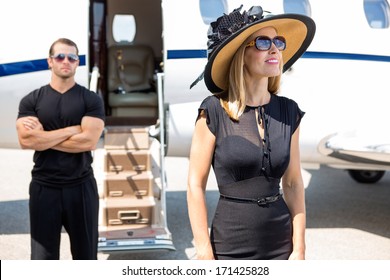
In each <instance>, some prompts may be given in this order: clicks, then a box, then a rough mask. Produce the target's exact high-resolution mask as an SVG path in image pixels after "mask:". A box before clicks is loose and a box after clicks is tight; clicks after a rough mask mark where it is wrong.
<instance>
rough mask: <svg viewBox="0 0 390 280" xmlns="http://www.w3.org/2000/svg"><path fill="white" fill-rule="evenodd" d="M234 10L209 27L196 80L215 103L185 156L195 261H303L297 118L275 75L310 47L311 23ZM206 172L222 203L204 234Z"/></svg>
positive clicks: (208, 105)
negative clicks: (206, 51) (204, 55)
mask: <svg viewBox="0 0 390 280" xmlns="http://www.w3.org/2000/svg"><path fill="white" fill-rule="evenodd" d="M240 10H241V8H239V9H236V10H234V11H233V12H232V13H231V14H229V15H224V16H222V17H220V18H218V19H217V21H216V22H214V23H211V27H210V31H209V36H208V37H209V41H208V46H209V58H208V63H207V65H206V68H205V71H204V73H203V74H202V75H201V77H204V79H205V83H206V86H207V88H208V89H209V90H210V91H211V92H212V93H214V95H212V96H209V97H207V98H206V99H205V100H204V101H203V102H202V104H201V106H200V108H199V115H198V118H197V121H196V125H195V131H194V135H193V140H192V146H191V154H190V169H189V178H188V192H187V200H188V210H189V217H190V221H191V227H192V231H193V234H194V239H195V247H196V251H197V258H198V259H304V258H305V223H306V214H305V198H304V186H303V181H302V175H301V167H300V156H299V124H300V121H301V118H302V117H303V115H304V112H302V111H301V110H300V109H299V107H298V105H297V103H296V102H294V101H293V100H291V99H288V98H286V97H280V96H278V95H276V94H277V92H278V90H279V86H280V78H281V74H282V72H283V71H286V70H287V69H288V68H289V67H291V65H292V64H293V63H294V62H295V61H296V60H297V59H298V58H299V57H300V56H301V55H302V54H303V53H304V51H305V50H306V49H307V47H308V46H309V45H310V43H311V41H312V39H313V37H314V33H315V24H314V22H313V21H312V20H311V19H310V18H308V17H306V16H302V15H293V14H290V15H289V14H284V15H277V16H269V17H264V16H263V11H262V8H261V7H252V8H251V9H250V10H249V11H248V12H244V13H243V14H241V13H240ZM200 79H201V78H198V80H197V81H196V82H198V81H199V80H200ZM196 82H195V83H196ZM211 165H212V166H213V169H214V172H215V175H216V178H217V183H218V188H219V191H220V199H219V202H218V205H217V209H216V212H215V215H214V219H213V223H212V227H211V232H210V235H209V233H208V224H207V207H206V200H205V188H206V183H207V177H208V174H209V171H210V166H211ZM280 182H282V183H281V185H282V190H283V196H282V194H281V193H280V190H279V189H280Z"/></svg>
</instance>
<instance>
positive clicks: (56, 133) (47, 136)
mask: <svg viewBox="0 0 390 280" xmlns="http://www.w3.org/2000/svg"><path fill="white" fill-rule="evenodd" d="M76 132H77V130H76V129H73V128H72V127H66V128H61V129H57V130H51V131H44V130H28V131H26V133H25V134H24V135H23V137H20V144H21V146H22V148H23V149H32V150H36V151H44V150H47V149H50V148H52V147H54V146H56V145H58V144H59V143H61V142H63V141H65V140H66V139H68V138H69V137H71V136H73V135H74V134H75V133H76Z"/></svg>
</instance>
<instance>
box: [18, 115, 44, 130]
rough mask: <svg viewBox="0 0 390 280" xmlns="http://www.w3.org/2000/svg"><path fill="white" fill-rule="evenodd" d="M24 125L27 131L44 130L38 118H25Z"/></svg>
mask: <svg viewBox="0 0 390 280" xmlns="http://www.w3.org/2000/svg"><path fill="white" fill-rule="evenodd" d="M22 124H23V125H24V127H25V128H26V129H27V130H32V129H37V130H44V129H43V126H42V124H41V123H40V122H39V120H38V118H36V117H25V118H23V120H22Z"/></svg>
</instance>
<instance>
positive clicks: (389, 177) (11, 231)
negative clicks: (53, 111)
mask: <svg viewBox="0 0 390 280" xmlns="http://www.w3.org/2000/svg"><path fill="white" fill-rule="evenodd" d="M0 158H1V161H0V259H1V260H28V259H29V255H30V236H29V221H28V184H29V182H30V179H31V177H30V170H31V168H32V151H25V150H18V149H0ZM166 168H167V181H168V190H167V219H168V227H169V229H170V231H171V232H172V236H173V241H174V244H175V247H176V251H160V252H147V253H134V252H125V253H115V254H103V253H99V255H98V259H99V260H131V259H134V260H188V259H194V258H195V249H194V245H193V237H192V232H191V228H190V224H189V220H188V212H187V205H186V180H187V172H188V159H187V158H176V157H167V158H166ZM303 175H304V181H305V188H306V208H307V230H306V247H307V250H306V259H308V260H390V222H389V221H390V172H387V173H386V174H385V176H384V177H383V178H382V179H381V181H379V182H378V183H376V184H371V185H370V184H360V183H357V182H355V181H353V180H352V179H351V178H350V177H349V175H348V173H347V172H345V171H343V170H337V169H332V168H328V167H321V168H320V169H318V170H303ZM206 196H207V205H208V210H209V221H211V219H212V215H213V211H214V209H215V206H216V202H217V200H218V191H217V185H216V182H215V178H214V174H213V173H212V172H211V174H210V178H209V182H208V186H207V192H206ZM61 259H63V260H70V259H71V254H70V250H69V240H68V238H67V235H66V233H63V235H62V244H61Z"/></svg>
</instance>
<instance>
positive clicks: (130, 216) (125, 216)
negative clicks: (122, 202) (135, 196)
mask: <svg viewBox="0 0 390 280" xmlns="http://www.w3.org/2000/svg"><path fill="white" fill-rule="evenodd" d="M140 217H141V213H140V211H139V210H126V211H118V218H119V219H120V220H122V221H132V220H138V219H139V218H140Z"/></svg>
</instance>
